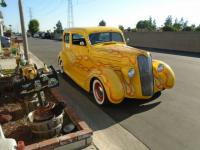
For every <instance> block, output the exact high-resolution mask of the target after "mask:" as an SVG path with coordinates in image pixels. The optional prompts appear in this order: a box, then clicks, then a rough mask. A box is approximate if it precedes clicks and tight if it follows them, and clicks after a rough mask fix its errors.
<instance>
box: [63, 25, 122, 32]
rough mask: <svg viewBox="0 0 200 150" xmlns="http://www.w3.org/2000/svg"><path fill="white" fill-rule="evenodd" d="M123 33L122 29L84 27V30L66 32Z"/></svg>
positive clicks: (77, 29)
mask: <svg viewBox="0 0 200 150" xmlns="http://www.w3.org/2000/svg"><path fill="white" fill-rule="evenodd" d="M108 31H109V32H110V31H112V32H121V30H120V29H118V28H114V27H103V26H101V27H82V28H68V29H65V30H64V32H86V33H96V32H108Z"/></svg>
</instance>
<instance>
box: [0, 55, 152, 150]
mask: <svg viewBox="0 0 200 150" xmlns="http://www.w3.org/2000/svg"><path fill="white" fill-rule="evenodd" d="M29 56H30V62H31V63H35V64H36V65H37V66H38V68H41V67H43V62H42V61H41V60H40V59H39V58H37V57H36V56H35V55H34V54H32V53H29ZM5 63H6V65H5ZM2 64H3V65H2ZM14 64H15V60H14V59H11V60H5V59H3V60H1V59H0V65H1V66H2V68H5V67H6V68H9V69H13V68H15V66H16V65H14ZM64 83H65V81H64V80H63V79H60V87H59V91H60V92H61V95H62V96H63V98H64V99H67V100H69V102H70V104H72V107H74V109H75V111H76V112H77V114H78V115H79V116H80V117H81V118H82V119H83V120H84V121H86V123H87V124H88V125H89V126H90V127H91V128H92V129H93V130H94V133H93V145H91V146H89V147H87V148H85V149H84V150H97V149H100V150H123V149H124V150H148V148H147V147H146V146H145V145H144V144H143V143H142V142H141V141H139V140H138V139H137V138H136V137H135V136H133V135H132V134H130V133H129V132H128V131H127V130H126V129H124V128H123V127H122V126H121V125H120V124H119V123H116V122H115V121H114V120H113V119H112V118H111V117H110V116H108V115H107V114H106V113H104V112H102V110H101V109H96V107H97V106H96V105H92V104H91V103H89V102H88V101H87V100H84V99H83V103H87V105H76V100H75V99H73V100H72V99H70V96H69V95H67V94H66V92H65V90H66V87H65V85H64ZM70 90H72V92H77V91H73V89H70ZM77 94H80V93H77ZM97 110H98V111H99V112H97ZM97 114H98V115H97ZM94 120H96V121H97V122H94Z"/></svg>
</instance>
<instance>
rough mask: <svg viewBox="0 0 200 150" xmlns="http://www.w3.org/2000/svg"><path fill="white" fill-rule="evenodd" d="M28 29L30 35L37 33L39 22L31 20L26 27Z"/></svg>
mask: <svg viewBox="0 0 200 150" xmlns="http://www.w3.org/2000/svg"><path fill="white" fill-rule="evenodd" d="M28 28H29V32H30V33H31V34H32V36H33V34H35V33H37V32H38V31H39V22H38V20H36V19H33V20H31V21H30V22H29V25H28Z"/></svg>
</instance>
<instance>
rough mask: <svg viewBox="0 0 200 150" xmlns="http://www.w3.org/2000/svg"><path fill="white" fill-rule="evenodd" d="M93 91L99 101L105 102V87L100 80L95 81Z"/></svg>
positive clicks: (99, 102) (100, 102)
mask: <svg viewBox="0 0 200 150" xmlns="http://www.w3.org/2000/svg"><path fill="white" fill-rule="evenodd" d="M93 93H94V97H95V99H96V101H97V103H98V104H103V102H104V89H103V86H102V84H101V83H100V82H99V81H98V80H95V81H94V84H93Z"/></svg>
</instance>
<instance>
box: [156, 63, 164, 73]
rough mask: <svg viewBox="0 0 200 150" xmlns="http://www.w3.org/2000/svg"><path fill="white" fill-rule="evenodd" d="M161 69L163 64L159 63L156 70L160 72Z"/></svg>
mask: <svg viewBox="0 0 200 150" xmlns="http://www.w3.org/2000/svg"><path fill="white" fill-rule="evenodd" d="M163 70H164V65H163V64H159V65H158V68H157V71H158V72H162V71H163Z"/></svg>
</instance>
